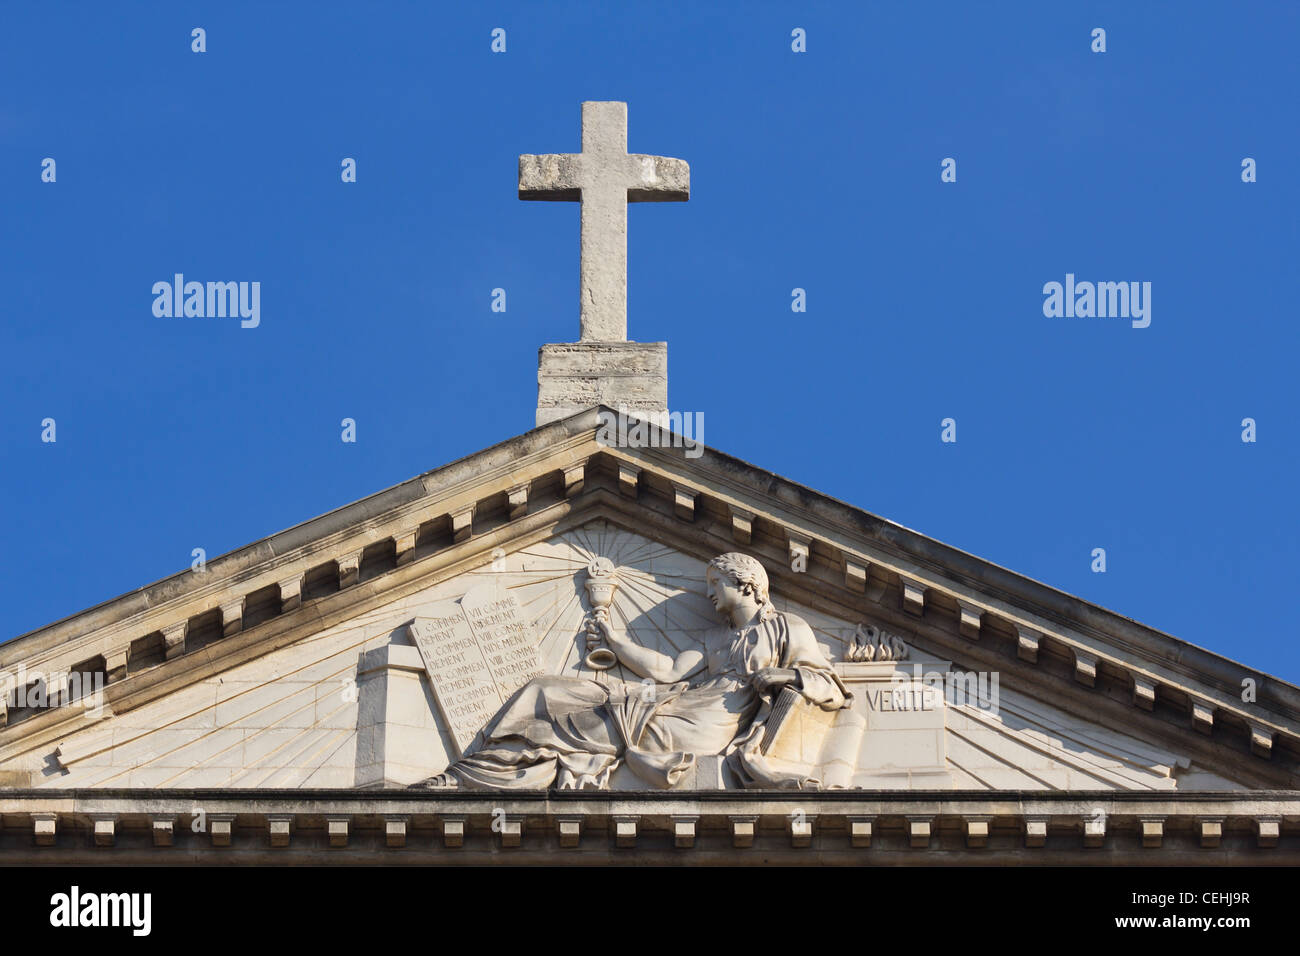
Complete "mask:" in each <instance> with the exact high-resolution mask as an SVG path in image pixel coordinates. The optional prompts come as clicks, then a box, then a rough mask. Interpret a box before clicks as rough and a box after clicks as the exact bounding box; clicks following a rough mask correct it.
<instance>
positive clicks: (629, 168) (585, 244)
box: [519, 102, 691, 342]
mask: <svg viewBox="0 0 1300 956" xmlns="http://www.w3.org/2000/svg"><path fill="white" fill-rule="evenodd" d="M690 196H691V168H690V166H688V165H687V164H686V162H685V161H684V160H680V159H670V158H669V157H667V156H644V155H641V154H639V153H632V154H629V153H628V151H627V104H626V103H590V102H589V103H583V104H582V152H581V153H548V154H545V155H541V156H535V155H533V154H531V153H528V154H524V155H522V156H520V157H519V198H520V199H542V200H549V201H552V202H556V201H558V202H581V203H582V241H581V247H582V265H581V279H580V291H581V303H582V310H581V319H582V338H581V341H583V342H625V341H627V204H628V203H630V202H685V201H686V200H687V199H689V198H690Z"/></svg>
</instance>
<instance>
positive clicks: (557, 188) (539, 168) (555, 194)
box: [519, 153, 582, 202]
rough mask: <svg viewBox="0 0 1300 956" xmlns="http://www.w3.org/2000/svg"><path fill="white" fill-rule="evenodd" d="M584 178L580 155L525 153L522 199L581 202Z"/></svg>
mask: <svg viewBox="0 0 1300 956" xmlns="http://www.w3.org/2000/svg"><path fill="white" fill-rule="evenodd" d="M581 176H582V156H581V154H579V153H543V154H541V155H536V154H534V153H524V154H522V155H521V156H520V157H519V198H520V199H539V200H543V201H547V202H578V201H579V200H580V199H581V198H582V185H581Z"/></svg>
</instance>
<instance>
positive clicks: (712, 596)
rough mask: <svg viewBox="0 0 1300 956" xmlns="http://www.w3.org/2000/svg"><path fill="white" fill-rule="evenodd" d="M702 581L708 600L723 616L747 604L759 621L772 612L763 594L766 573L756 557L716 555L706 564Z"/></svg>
mask: <svg viewBox="0 0 1300 956" xmlns="http://www.w3.org/2000/svg"><path fill="white" fill-rule="evenodd" d="M704 579H705V582H706V583H707V584H708V586H709V591H708V594H709V600H711V601H712V602H713V606H714V607H715V608H717V609H718V611H719V613H721V614H724V615H726V616H727V617H733V615H734V612H735V611H737V610H740V609H744V608H745V607H746V606H747V605H750V604H752V605H753V606H754V608H755V609H757V611H758V617H759V620H760V621H766V620H767V619H768V618H769V617H771V616H772V615H773V614H775V613H776V608H775V607H774V606H773V604H772V601H771V599H770V598H769V597H768V593H767V586H768V585H767V572H766V571H764V570H763V565H761V564H760V563H759V562H758V559H757V558H751V557H750V556H749V555H747V554H741V553H740V552H738V551H730V552H728V553H727V554H720V555H718V556H717V557H716V558H714V559H713V560H712V561H710V562H709V566H708V568H707V569H706V571H705V573H704Z"/></svg>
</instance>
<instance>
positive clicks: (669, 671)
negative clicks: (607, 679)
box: [595, 612, 704, 684]
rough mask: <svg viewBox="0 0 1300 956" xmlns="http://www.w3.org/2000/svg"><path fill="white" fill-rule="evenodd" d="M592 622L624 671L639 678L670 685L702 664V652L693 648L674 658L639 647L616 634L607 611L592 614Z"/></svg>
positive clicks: (621, 635) (682, 678) (623, 636)
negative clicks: (602, 634)
mask: <svg viewBox="0 0 1300 956" xmlns="http://www.w3.org/2000/svg"><path fill="white" fill-rule="evenodd" d="M595 619H596V624H597V626H598V627H599V628H600V629H601V631H602V632H603V633H604V635H605V643H606V644H608V645H609V648H610V650H612V651H613V652H614V653H615V654H617V655H618V659H619V661H620V662H621V663H622V664H623V666H624V667H626V668H627V669H628V670H630V671H632V672H633V673H634V674H637V675H638V676H640V677H648V678H650V679H651V680H653V681H655V682H657V683H660V684H674V683H676V682H677V681H679V680H684V679H685V678H686V677H688V676H690V675H691V674H693V673H695V672H696V671H697V670H699V669H700V668H701V667H702V666H703V665H704V654H703V652H702V651H699V650H696V649H694V648H688V649H687V650H684V651H682V652H681V653H680V654H678V655H677V657H675V658H674V657H670V656H668V655H667V654H661V653H660V652H659V651H656V650H653V649H651V648H649V647H642V646H641V645H640V644H637V643H635V642H634V641H632V640H630V639H629V638H628V637H626V636H625V635H623V634H619V633H617V632H616V631H615V630H614V627H613V625H612V624H610V621H609V616H608V615H607V614H601V613H599V612H597V613H596V618H595Z"/></svg>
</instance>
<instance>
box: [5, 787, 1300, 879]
mask: <svg viewBox="0 0 1300 956" xmlns="http://www.w3.org/2000/svg"><path fill="white" fill-rule="evenodd" d="M0 814H3V819H4V829H5V830H6V831H7V833H6V836H8V837H9V838H8V839H6V840H4V841H2V843H0V862H3V861H9V862H41V861H43V860H47V859H48V860H54V859H56V858H57V859H59V860H61V861H63V862H70V861H80V860H81V859H82V858H83V857H84V858H86V859H93V860H95V861H96V862H119V863H120V862H136V861H142V860H149V861H152V862H165V861H167V860H169V859H171V858H172V857H174V862H176V863H183V862H199V863H202V862H204V861H207V862H216V861H217V860H219V859H221V858H222V857H223V856H224V857H225V858H226V859H228V860H234V859H239V858H245V859H249V860H257V861H264V862H269V863H276V862H285V861H287V860H291V859H294V858H295V857H296V856H299V855H302V856H305V857H307V858H312V859H321V860H324V861H329V862H348V861H349V859H350V858H351V856H352V854H355V856H356V862H369V863H373V862H375V861H376V860H375V854H376V853H379V854H382V860H383V862H385V863H403V862H409V863H422V862H423V863H428V862H440V863H455V862H464V863H473V862H485V856H486V857H489V858H490V859H491V860H492V862H506V861H510V860H514V861H516V862H539V863H542V862H545V863H551V864H554V863H555V862H556V860H557V859H558V858H557V857H556V852H557V846H558V847H559V850H560V852H561V853H564V852H569V851H572V852H573V853H574V854H575V855H577V856H581V855H583V854H584V853H586V854H595V855H598V856H600V857H601V858H603V859H605V860H607V861H608V862H619V861H620V859H623V858H622V857H620V856H619V853H620V852H621V851H624V850H629V849H635V850H636V851H637V852H636V853H635V854H628V855H627V857H626V860H627V862H634V863H637V864H641V865H644V864H645V863H647V862H650V861H652V860H662V861H665V862H667V861H672V860H677V861H681V860H690V859H695V858H699V859H701V860H704V861H707V860H709V859H714V858H715V854H716V855H717V856H716V858H727V859H731V860H733V861H735V860H743V859H744V856H743V855H740V856H738V855H737V854H738V853H739V854H743V853H744V852H746V851H756V852H759V853H761V854H762V856H763V858H765V859H769V861H771V857H772V855H775V857H776V858H777V859H778V860H779V861H780V862H786V863H796V864H797V863H807V864H810V865H814V864H815V865H823V864H826V863H840V864H853V863H857V864H862V863H868V862H876V863H910V862H915V863H922V864H924V863H932V862H934V861H935V859H936V855H939V856H940V857H943V858H953V859H960V860H964V861H965V862H968V863H1011V862H1016V863H1029V864H1033V863H1040V864H1054V863H1060V862H1071V863H1079V864H1087V863H1099V864H1107V865H1114V864H1115V863H1120V862H1122V863H1129V864H1131V863H1140V862H1149V863H1168V862H1177V863H1185V864H1193V865H1194V864H1198V863H1199V864H1204V865H1222V864H1223V863H1224V862H1236V863H1244V862H1250V863H1252V864H1264V865H1295V864H1296V863H1297V862H1300V792H1296V791H1284V792H1279V791H1267V792H1252V793H1243V794H1223V793H1207V792H1184V793H1179V794H1167V793H1166V794H1160V795H1149V794H1145V793H1141V792H1131V793H1116V792H1113V791H1104V792H1098V793H1081V792H1075V793H1059V792H1037V791H1035V792H1016V793H1007V794H989V793H986V792H964V791H963V792H953V791H944V792H939V791H936V792H924V791H921V792H917V791H913V792H908V793H891V792H888V791H876V792H866V793H859V792H850V791H826V792H806V791H804V792H797V793H790V792H783V791H760V792H753V791H751V792H740V793H737V792H734V791H701V792H698V793H680V792H673V793H650V794H645V795H630V794H627V793H620V794H618V795H617V796H616V797H614V796H611V795H609V794H604V793H592V792H589V791H570V792H568V793H565V794H555V793H546V792H537V793H528V792H523V793H513V794H504V793H495V794H482V795H466V794H431V793H429V792H427V791H426V792H412V791H367V792H362V793H347V794H342V795H341V794H339V793H338V792H337V791H306V790H295V791H292V792H287V793H283V794H278V793H269V794H268V793H248V792H238V791H228V792H214V791H193V792H184V791H156V790H117V791H111V792H108V791H105V792H97V793H94V794H88V793H86V792H78V791H66V792H60V791H49V790H42V791H17V792H8V793H2V794H0ZM24 831H25V832H26V833H27V834H28V835H29V839H26V840H24V839H21V838H19V837H20V835H21V834H22V833H23V832H24ZM349 851H351V852H349ZM503 851H507V852H509V853H510V854H511V855H510V856H501V853H502V852H503ZM104 854H106V855H104Z"/></svg>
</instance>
